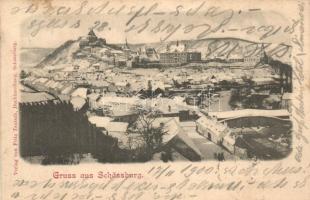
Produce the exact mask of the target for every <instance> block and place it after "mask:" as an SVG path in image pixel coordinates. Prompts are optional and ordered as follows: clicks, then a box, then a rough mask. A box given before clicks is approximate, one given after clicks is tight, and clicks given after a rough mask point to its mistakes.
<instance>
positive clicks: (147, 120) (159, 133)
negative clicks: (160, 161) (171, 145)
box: [137, 111, 167, 159]
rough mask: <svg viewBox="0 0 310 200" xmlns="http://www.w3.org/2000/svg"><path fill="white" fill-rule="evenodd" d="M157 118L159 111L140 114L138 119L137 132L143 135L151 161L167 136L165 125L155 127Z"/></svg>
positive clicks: (147, 154)
mask: <svg viewBox="0 0 310 200" xmlns="http://www.w3.org/2000/svg"><path fill="white" fill-rule="evenodd" d="M157 116H158V112H157V111H151V112H140V114H139V117H138V119H137V132H138V133H139V134H140V135H141V137H142V139H143V141H144V143H145V150H146V156H147V157H148V158H149V159H150V158H151V156H152V155H153V153H154V151H155V150H156V149H158V148H159V147H161V146H162V143H163V136H164V135H165V134H167V131H165V127H164V124H160V126H154V121H155V120H156V118H157Z"/></svg>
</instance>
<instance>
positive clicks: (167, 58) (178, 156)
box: [19, 29, 293, 165]
mask: <svg viewBox="0 0 310 200" xmlns="http://www.w3.org/2000/svg"><path fill="white" fill-rule="evenodd" d="M88 31H89V32H85V33H84V35H81V36H80V37H79V38H72V40H68V41H65V42H64V43H63V44H62V45H61V46H59V47H58V48H56V49H44V50H43V49H42V50H41V49H23V51H22V55H21V57H22V58H21V59H22V60H28V61H29V60H30V59H31V57H32V56H33V55H36V54H40V55H41V58H40V60H39V61H37V62H36V63H33V65H32V66H31V67H24V68H21V73H20V90H21V96H20V104H19V109H20V123H19V124H20V154H21V156H22V157H23V158H24V159H25V160H26V161H28V162H30V163H37V164H43V165H50V164H79V163H86V162H88V163H90V162H97V163H134V162H176V161H209V160H215V161H227V160H253V159H254V160H256V159H258V160H276V159H283V158H285V157H287V156H288V155H289V153H290V152H291V148H292V123H291V119H290V117H291V100H292V88H293V87H292V68H291V64H290V62H289V61H287V60H289V59H285V58H284V57H283V59H277V58H274V57H273V56H272V55H271V54H274V52H275V51H276V49H277V48H278V49H281V48H282V47H283V48H288V49H289V47H287V46H285V45H283V46H280V47H275V48H274V49H272V50H270V45H268V44H264V43H256V42H252V41H248V40H243V39H240V38H207V39H200V40H174V41H166V42H158V43H148V44H146V43H143V44H138V43H131V42H130V39H129V38H125V40H124V41H120V43H119V44H113V43H109V38H101V37H98V36H97V33H96V31H95V30H93V29H89V30H88ZM283 48H282V49H283Z"/></svg>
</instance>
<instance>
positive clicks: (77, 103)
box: [70, 96, 87, 111]
mask: <svg viewBox="0 0 310 200" xmlns="http://www.w3.org/2000/svg"><path fill="white" fill-rule="evenodd" d="M70 102H71V104H72V105H73V109H74V110H75V111H85V110H86V109H87V105H86V100H85V99H84V98H82V97H79V96H76V97H72V98H71V100H70Z"/></svg>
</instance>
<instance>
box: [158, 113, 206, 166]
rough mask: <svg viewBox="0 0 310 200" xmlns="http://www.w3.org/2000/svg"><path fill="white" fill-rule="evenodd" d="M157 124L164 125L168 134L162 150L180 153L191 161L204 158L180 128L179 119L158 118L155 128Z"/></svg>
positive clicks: (164, 138)
mask: <svg viewBox="0 0 310 200" xmlns="http://www.w3.org/2000/svg"><path fill="white" fill-rule="evenodd" d="M156 124H157V126H160V125H162V126H163V127H164V131H166V134H165V135H164V136H163V146H162V147H161V148H160V149H161V150H163V151H172V152H178V153H179V154H180V155H182V157H183V158H186V159H188V160H190V161H200V160H201V159H202V158H203V156H202V153H201V152H200V150H199V149H198V147H197V146H196V145H195V144H194V142H193V141H192V139H191V138H190V137H189V136H188V135H187V134H186V131H185V130H184V129H183V128H182V127H181V126H180V124H179V122H178V120H177V118H158V119H156V121H155V125H154V126H156ZM172 159H176V158H172ZM182 160H184V159H182Z"/></svg>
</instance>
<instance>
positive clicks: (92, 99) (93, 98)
mask: <svg viewBox="0 0 310 200" xmlns="http://www.w3.org/2000/svg"><path fill="white" fill-rule="evenodd" d="M100 97H101V95H100V94H98V93H91V94H89V95H87V99H88V105H89V108H90V109H92V110H95V109H97V108H98V107H99V106H98V101H99V99H100Z"/></svg>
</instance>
